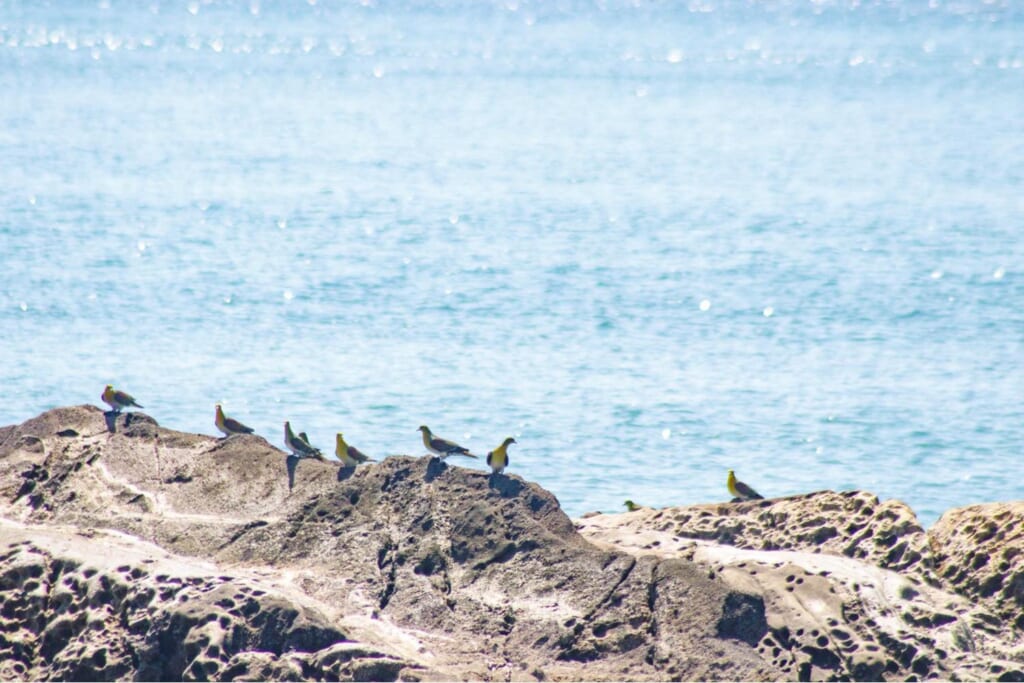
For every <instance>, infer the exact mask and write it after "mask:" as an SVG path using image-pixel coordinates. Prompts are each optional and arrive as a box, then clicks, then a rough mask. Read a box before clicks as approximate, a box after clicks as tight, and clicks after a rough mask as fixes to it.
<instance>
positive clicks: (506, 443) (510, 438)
mask: <svg viewBox="0 0 1024 683" xmlns="http://www.w3.org/2000/svg"><path fill="white" fill-rule="evenodd" d="M512 443H519V442H518V441H516V440H515V439H513V438H512V437H511V436H510V437H508V438H507V439H505V442H504V443H503V444H501V445H502V446H508V445H509V444H512Z"/></svg>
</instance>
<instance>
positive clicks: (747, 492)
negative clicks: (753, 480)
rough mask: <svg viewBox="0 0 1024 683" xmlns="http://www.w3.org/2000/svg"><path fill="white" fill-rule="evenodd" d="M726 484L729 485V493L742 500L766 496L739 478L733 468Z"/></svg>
mask: <svg viewBox="0 0 1024 683" xmlns="http://www.w3.org/2000/svg"><path fill="white" fill-rule="evenodd" d="M725 485H726V486H728V487H729V493H731V494H732V495H734V496H735V497H737V498H739V499H740V500H764V496H762V495H761V494H760V493H758V492H757V491H755V490H754V489H752V488H750V487H749V486H747V485H746V484H744V483H743V482H742V481H740V480H739V479H737V478H736V473H735V472H733V471H732V470H729V478H728V479H727V480H726V482H725Z"/></svg>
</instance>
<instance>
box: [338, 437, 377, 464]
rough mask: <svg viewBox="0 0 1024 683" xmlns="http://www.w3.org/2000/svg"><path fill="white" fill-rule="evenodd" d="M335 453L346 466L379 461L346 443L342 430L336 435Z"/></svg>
mask: <svg viewBox="0 0 1024 683" xmlns="http://www.w3.org/2000/svg"><path fill="white" fill-rule="evenodd" d="M334 454H335V455H336V456H338V460H340V461H341V464H342V465H343V466H344V467H355V466H356V465H358V464H359V463H363V462H377V461H376V460H374V459H373V458H371V457H369V456H368V455H366V454H365V453H363V452H362V451H361V450H359V449H358V448H356V447H355V446H349V445H348V444H347V443H345V437H344V436H342V433H341V432H338V436H337V437H335V445H334Z"/></svg>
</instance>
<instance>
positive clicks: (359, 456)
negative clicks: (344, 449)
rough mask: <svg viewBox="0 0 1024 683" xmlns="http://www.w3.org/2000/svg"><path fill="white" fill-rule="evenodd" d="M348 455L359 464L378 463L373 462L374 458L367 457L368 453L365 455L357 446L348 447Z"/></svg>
mask: <svg viewBox="0 0 1024 683" xmlns="http://www.w3.org/2000/svg"><path fill="white" fill-rule="evenodd" d="M348 454H349V456H351V457H352V458H353V459H355V460H356V461H357V462H376V461H374V460H373V458H371V457H370V456H368V455H366V453H363V452H362V451H361V450H359V449H358V448H356V447H355V446H349V447H348Z"/></svg>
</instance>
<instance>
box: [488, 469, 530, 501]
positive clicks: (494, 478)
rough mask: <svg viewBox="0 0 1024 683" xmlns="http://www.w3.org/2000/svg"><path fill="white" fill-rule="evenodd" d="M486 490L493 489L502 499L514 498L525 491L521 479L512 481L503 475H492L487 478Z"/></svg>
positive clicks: (524, 485)
mask: <svg viewBox="0 0 1024 683" xmlns="http://www.w3.org/2000/svg"><path fill="white" fill-rule="evenodd" d="M487 486H488V488H491V489H494V490H495V491H497V492H498V493H499V494H501V497H502V498H515V497H516V496H518V495H519V494H521V493H522V492H523V491H524V490H526V484H524V483H523V481H522V480H521V479H513V478H512V477H509V476H506V475H504V474H492V475H491V476H489V477H488V478H487Z"/></svg>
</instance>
